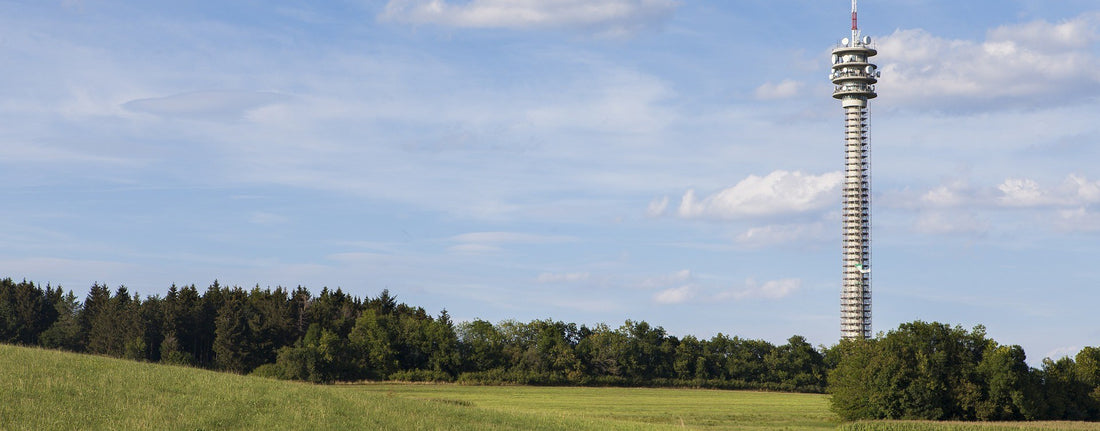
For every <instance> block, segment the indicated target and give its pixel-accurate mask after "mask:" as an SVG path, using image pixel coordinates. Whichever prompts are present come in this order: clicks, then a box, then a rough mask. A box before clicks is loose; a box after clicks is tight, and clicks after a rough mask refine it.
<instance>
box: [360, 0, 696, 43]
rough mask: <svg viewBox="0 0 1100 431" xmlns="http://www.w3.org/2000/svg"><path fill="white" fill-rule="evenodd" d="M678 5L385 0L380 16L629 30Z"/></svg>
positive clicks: (468, 24)
mask: <svg viewBox="0 0 1100 431" xmlns="http://www.w3.org/2000/svg"><path fill="white" fill-rule="evenodd" d="M677 6H678V2H677V1H673V0H473V1H469V2H455V1H445V0H390V1H389V2H388V3H386V7H385V8H384V9H383V11H382V13H381V14H380V15H379V18H381V19H383V20H389V21H397V22H407V23H411V24H435V25H442V26H447V27H458V28H505V29H513V30H526V29H541V28H578V29H583V30H585V31H588V32H591V33H594V34H599V35H606V36H629V35H632V34H635V33H637V32H639V31H642V30H648V29H654V28H659V27H660V26H661V25H662V24H663V23H664V22H665V21H666V20H668V19H669V17H671V15H672V14H673V12H674V11H675V10H676V7H677Z"/></svg>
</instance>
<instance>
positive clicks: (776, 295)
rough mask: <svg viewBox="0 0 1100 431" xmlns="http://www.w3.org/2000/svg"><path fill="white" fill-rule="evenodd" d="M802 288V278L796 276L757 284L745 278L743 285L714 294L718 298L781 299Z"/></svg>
mask: <svg viewBox="0 0 1100 431" xmlns="http://www.w3.org/2000/svg"><path fill="white" fill-rule="evenodd" d="M801 288H802V280H801V279H798V278H784V279H781V280H772V281H768V282H765V283H764V284H757V283H756V281H755V280H753V279H751V278H750V279H748V280H745V287H742V288H735V289H731V290H728V291H725V292H722V293H719V294H718V295H717V296H715V299H718V300H728V299H733V300H741V299H753V298H758V299H782V298H786V297H788V296H790V295H791V294H793V293H794V292H796V291H798V289H801Z"/></svg>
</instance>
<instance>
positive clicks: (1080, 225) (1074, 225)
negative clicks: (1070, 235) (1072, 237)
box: [1054, 207, 1100, 232]
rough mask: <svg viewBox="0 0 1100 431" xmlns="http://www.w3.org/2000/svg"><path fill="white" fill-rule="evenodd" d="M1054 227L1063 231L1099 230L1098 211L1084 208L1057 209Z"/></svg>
mask: <svg viewBox="0 0 1100 431" xmlns="http://www.w3.org/2000/svg"><path fill="white" fill-rule="evenodd" d="M1054 223H1055V227H1056V228H1058V229H1059V230H1062V231H1065V232H1098V231H1100V213H1096V212H1092V211H1089V210H1087V209H1085V208H1083V207H1082V208H1074V209H1068V210H1059V211H1058V216H1057V218H1056V219H1055V222H1054Z"/></svg>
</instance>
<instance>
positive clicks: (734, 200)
mask: <svg viewBox="0 0 1100 431" xmlns="http://www.w3.org/2000/svg"><path fill="white" fill-rule="evenodd" d="M842 180H843V175H842V174H841V173H840V172H829V173H825V174H822V175H804V174H802V173H801V172H787V171H775V172H772V173H770V174H768V175H767V176H765V177H758V176H756V175H750V176H749V177H748V178H745V179H744V180H741V182H739V183H737V184H736V185H734V186H733V187H730V188H728V189H725V190H722V191H720V192H718V193H715V194H713V195H711V196H708V197H706V198H703V199H698V198H696V197H695V191H694V190H688V191H687V193H685V194H684V197H683V198H682V199H681V201H680V209H679V214H680V216H681V217H684V218H715V219H732V218H741V217H758V216H769V215H776V214H791V213H800V212H806V211H813V210H818V209H821V208H824V207H826V206H829V205H832V204H835V203H836V202H838V201H839V199H840V192H839V190H840V184H841V181H842Z"/></svg>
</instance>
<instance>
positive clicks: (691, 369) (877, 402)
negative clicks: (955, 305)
mask: <svg viewBox="0 0 1100 431" xmlns="http://www.w3.org/2000/svg"><path fill="white" fill-rule="evenodd" d="M0 342H3V343H9V344H20V345H27V346H41V347H44V348H51V349H62V350H68V351H74V352H85V353H90V354H99V355H107V356H114V357H121V358H127V359H132V360H138V361H150V362H159V363H165V364H175V365H185V366H193V367H201V368H207V369H214V370H220V371H226V372H233V373H241V374H254V375H259V376H265V377H272V378H279V379H290V380H302V381H309V382H314V383H332V382H337V381H360V380H397V381H438V382H458V383H464V384H526V385H598V386H651V387H695V388H714V389H755V390H774V391H792V392H818V393H821V392H827V393H830V394H832V401H831V402H832V408H833V410H834V411H835V412H837V414H838V415H839V416H840V417H842V418H844V419H849V420H856V419H930V420H1040V419H1042V420H1052V419H1070V420H1100V349H1098V348H1094V347H1086V348H1084V349H1082V350H1081V351H1080V352H1079V353H1078V354H1077V355H1076V357H1074V358H1069V357H1065V358H1061V359H1058V360H1051V359H1046V360H1044V361H1043V364H1042V367H1041V368H1033V367H1029V366H1028V365H1027V363H1026V362H1025V359H1026V356H1025V354H1024V352H1023V349H1022V348H1020V347H1019V346H1002V345H999V344H998V343H996V342H995V341H993V340H991V339H988V338H987V337H986V335H985V331H984V328H981V327H980V326H979V327H976V328H974V329H973V330H971V331H967V330H965V329H963V328H961V327H951V326H949V325H946V324H941V323H925V322H919V321H917V322H912V323H907V324H903V325H901V326H900V327H899V328H898V329H897V330H892V331H889V332H888V333H885V334H880V335H878V336H877V337H876V338H874V339H871V340H866V341H862V340H861V341H845V342H841V343H839V344H837V345H834V346H830V347H824V346H821V347H816V348H815V347H814V346H812V345H810V344H809V343H808V342H807V341H806V339H805V338H803V337H801V336H797V335H796V336H792V337H790V338H789V339H788V340H787V343H786V344H783V345H779V346H776V345H773V344H771V343H769V342H767V341H764V340H751V339H743V338H740V337H737V336H729V335H725V334H718V335H715V336H714V337H711V338H709V339H700V338H696V337H694V336H691V335H686V336H683V337H679V338H678V337H676V336H672V335H669V334H668V333H667V332H666V331H665V330H664V329H663V328H662V327H660V326H653V325H650V324H649V323H646V322H645V321H631V320H628V321H626V322H624V323H623V324H622V325H621V326H619V327H617V328H613V327H610V326H608V325H605V324H598V325H595V326H591V327H590V326H586V325H579V326H578V325H577V324H575V323H566V322H560V321H553V320H549V319H547V320H534V321H531V322H518V321H513V320H505V321H502V322H497V323H492V322H487V321H484V320H473V321H469V322H458V323H456V322H454V321H452V319H451V318H450V316H449V315H448V313H447V311H446V310H442V311H441V312H440V313H439V314H438V315H434V316H433V315H431V314H429V313H427V312H426V311H425V310H424V309H423V308H421V307H415V306H411V305H408V304H404V303H401V302H398V300H397V298H396V297H395V296H393V295H391V293H390V292H389V291H388V290H383V291H382V292H381V293H380V294H379V295H378V296H377V297H374V298H365V299H363V298H358V297H353V296H351V295H348V294H346V293H344V292H342V291H341V290H340V289H336V290H330V289H328V288H324V289H322V290H321V291H320V293H318V294H316V295H314V294H313V293H311V292H310V291H309V290H308V289H307V288H304V287H301V286H299V287H297V288H294V289H292V290H291V289H286V288H282V287H277V288H275V289H270V288H265V289H261V288H259V287H255V288H252V289H243V288H240V287H237V286H233V287H226V286H222V285H220V284H219V283H218V282H217V281H215V282H214V283H212V284H211V285H209V286H208V287H207V288H206V289H205V290H204V291H202V292H200V291H199V289H197V288H196V287H195V285H187V286H183V287H178V286H175V285H173V286H171V287H170V288H169V289H168V292H167V294H166V295H165V296H163V297H160V296H148V297H145V298H141V297H140V296H139V295H138V294H137V293H130V292H129V291H128V289H127V288H126V287H124V286H120V287H118V288H117V289H115V290H113V291H112V290H111V289H110V288H108V287H107V286H105V285H101V284H98V283H97V284H94V285H93V286H92V287H91V289H90V290H89V292H88V294H87V295H86V296H85V297H84V298H83V299H80V298H79V297H77V295H76V294H75V293H74V292H72V291H68V292H66V291H65V290H64V289H62V288H61V287H56V288H55V287H51V286H49V285H46V286H44V287H43V286H41V285H36V284H35V283H33V282H28V281H22V282H14V281H13V280H12V279H11V278H5V279H0Z"/></svg>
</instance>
